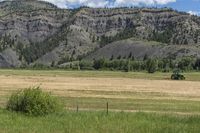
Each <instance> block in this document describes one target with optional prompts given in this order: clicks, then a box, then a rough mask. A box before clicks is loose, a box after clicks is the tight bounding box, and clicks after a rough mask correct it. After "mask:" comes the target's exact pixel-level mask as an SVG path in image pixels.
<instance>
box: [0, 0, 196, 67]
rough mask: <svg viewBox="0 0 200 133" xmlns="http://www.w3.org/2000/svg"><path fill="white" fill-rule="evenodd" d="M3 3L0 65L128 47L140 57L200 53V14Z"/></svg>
mask: <svg viewBox="0 0 200 133" xmlns="http://www.w3.org/2000/svg"><path fill="white" fill-rule="evenodd" d="M0 7H1V8H0V67H27V66H30V65H33V64H43V65H46V66H51V65H52V64H53V65H56V66H59V65H62V64H64V63H66V62H71V61H75V60H81V59H88V58H90V59H93V58H97V57H99V54H100V55H101V57H105V58H111V56H112V55H113V56H114V57H117V56H119V54H121V56H124V55H128V54H129V53H130V52H132V53H133V54H134V56H135V58H137V59H141V58H143V56H144V55H148V56H149V57H152V58H164V57H169V56H171V55H173V58H176V57H183V56H190V57H193V58H198V57H199V56H200V52H199V44H200V18H199V17H197V16H192V15H189V14H187V13H184V12H178V11H175V10H172V9H170V8H161V9H157V8H114V9H107V8H87V7H81V8H78V9H73V10H68V9H59V8H57V7H56V6H54V5H52V4H50V3H47V2H41V1H24V0H23V1H18V0H17V1H4V2H0ZM133 38H134V39H133ZM108 49H109V50H110V52H109V53H108V51H107V50H108ZM127 50H128V51H127ZM116 51H119V52H116ZM126 51H127V52H128V53H127V52H126Z"/></svg>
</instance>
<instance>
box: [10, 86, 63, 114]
mask: <svg viewBox="0 0 200 133" xmlns="http://www.w3.org/2000/svg"><path fill="white" fill-rule="evenodd" d="M63 107H64V106H63V104H62V102H61V101H60V100H59V99H58V98H57V97H54V96H51V95H50V93H47V92H43V91H42V90H41V89H40V88H39V87H36V88H29V89H25V90H20V91H18V92H16V93H14V94H12V96H11V97H10V99H9V101H8V103H7V109H8V110H9V111H16V112H21V113H24V114H27V115H31V116H44V115H47V114H50V113H55V112H57V111H60V110H62V109H63Z"/></svg>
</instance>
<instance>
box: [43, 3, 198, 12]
mask: <svg viewBox="0 0 200 133" xmlns="http://www.w3.org/2000/svg"><path fill="white" fill-rule="evenodd" d="M44 1H48V2H50V3H53V4H55V5H57V6H58V7H61V8H77V7H80V6H89V7H122V6H147V7H171V8H173V9H176V10H179V11H185V12H188V13H190V14H193V15H200V0H44Z"/></svg>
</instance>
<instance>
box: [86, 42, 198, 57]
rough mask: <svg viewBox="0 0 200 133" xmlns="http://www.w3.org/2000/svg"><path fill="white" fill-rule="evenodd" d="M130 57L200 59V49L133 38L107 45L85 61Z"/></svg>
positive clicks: (196, 46) (193, 46) (195, 46)
mask: <svg viewBox="0 0 200 133" xmlns="http://www.w3.org/2000/svg"><path fill="white" fill-rule="evenodd" d="M130 55H131V56H132V57H134V58H136V59H143V58H144V57H145V56H146V55H147V56H148V57H153V58H181V57H183V56H188V57H200V47H199V45H192V46H191V45H168V44H164V43H159V42H154V41H147V40H146V41H144V40H138V39H135V38H131V39H126V40H122V41H117V42H113V43H110V44H107V45H106V46H105V47H103V48H100V49H98V50H97V51H95V52H93V53H91V54H89V55H88V56H86V57H85V58H84V59H86V60H93V59H100V58H106V59H111V58H113V59H117V58H121V59H122V58H125V59H127V58H128V57H129V56H130Z"/></svg>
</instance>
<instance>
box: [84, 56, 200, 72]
mask: <svg viewBox="0 0 200 133" xmlns="http://www.w3.org/2000/svg"><path fill="white" fill-rule="evenodd" d="M86 68H89V70H116V71H126V72H129V71H147V72H148V73H155V72H156V71H160V72H170V71H173V70H174V69H176V68H179V69H180V70H181V71H194V70H195V71H196V70H200V59H194V58H191V57H183V58H181V59H173V58H170V57H169V58H164V59H157V58H148V57H145V58H144V59H143V60H136V59H135V58H133V57H130V58H122V57H121V58H119V57H117V58H114V57H113V56H112V57H111V58H110V59H105V58H100V59H94V60H93V61H85V60H82V61H80V69H82V70H84V69H86Z"/></svg>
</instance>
